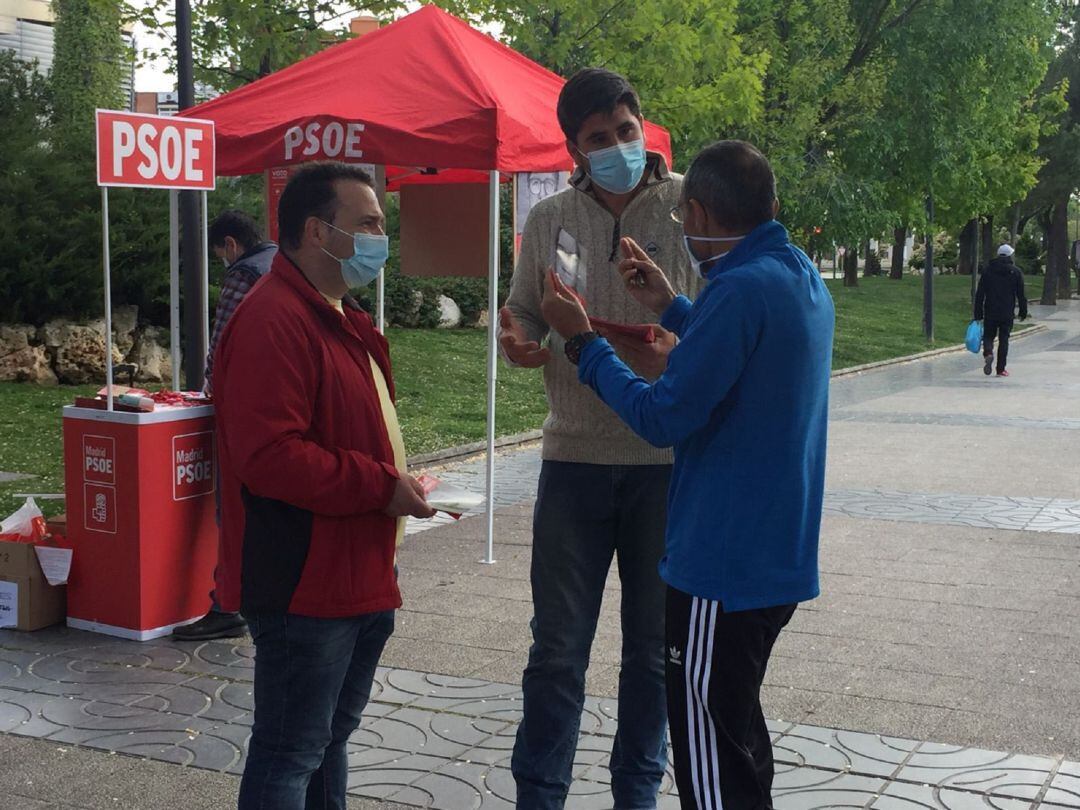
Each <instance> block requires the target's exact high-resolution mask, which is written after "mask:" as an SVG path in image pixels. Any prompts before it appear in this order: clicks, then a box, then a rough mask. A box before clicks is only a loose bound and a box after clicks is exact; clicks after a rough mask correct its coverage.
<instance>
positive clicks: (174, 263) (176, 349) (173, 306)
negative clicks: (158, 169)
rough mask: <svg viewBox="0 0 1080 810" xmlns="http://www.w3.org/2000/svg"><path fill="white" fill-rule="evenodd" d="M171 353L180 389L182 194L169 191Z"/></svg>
mask: <svg viewBox="0 0 1080 810" xmlns="http://www.w3.org/2000/svg"><path fill="white" fill-rule="evenodd" d="M169 353H170V354H171V355H172V390H173V391H179V390H180V196H179V192H177V191H170V192H169Z"/></svg>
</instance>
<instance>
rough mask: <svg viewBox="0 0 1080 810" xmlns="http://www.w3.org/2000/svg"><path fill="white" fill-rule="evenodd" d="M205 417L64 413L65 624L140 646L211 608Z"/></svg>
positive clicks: (210, 445)
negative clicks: (69, 552) (69, 555)
mask: <svg viewBox="0 0 1080 810" xmlns="http://www.w3.org/2000/svg"><path fill="white" fill-rule="evenodd" d="M213 414H214V409H213V406H210V405H201V406H196V407H160V406H159V408H158V409H156V410H155V411H153V412H151V413H123V412H119V411H104V410H93V409H90V408H77V407H72V406H69V407H66V408H64V482H65V487H64V488H65V492H66V497H67V515H68V538H67V539H68V543H69V544H70V545H71V547H72V548H73V549H74V554H73V559H72V566H71V575H70V577H69V579H68V617H67V623H68V626H69V627H74V628H78V629H81V630H92V631H94V632H97V633H105V634H107V635H111V636H118V637H120V638H127V639H134V640H137V641H148V640H150V639H154V638H158V637H160V636H163V635H167V634H168V633H170V632H172V630H173V628H174V627H177V626H178V625H181V624H187V623H189V622H191V621H193V620H195V619H197V618H199V617H200V616H203V615H204V614H205V613H206V611H207V610H208V609H209V608H210V598H209V591H210V589H211V588H212V587H213V571H214V566H215V564H216V562H217V554H218V539H217V525H216V523H215V520H214V488H215V486H216V472H215V463H214V415H213Z"/></svg>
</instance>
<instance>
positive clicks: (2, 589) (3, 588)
mask: <svg viewBox="0 0 1080 810" xmlns="http://www.w3.org/2000/svg"><path fill="white" fill-rule="evenodd" d="M18 623H19V583H17V582H7V581H6V580H2V579H0V627H15V626H16V625H17V624H18Z"/></svg>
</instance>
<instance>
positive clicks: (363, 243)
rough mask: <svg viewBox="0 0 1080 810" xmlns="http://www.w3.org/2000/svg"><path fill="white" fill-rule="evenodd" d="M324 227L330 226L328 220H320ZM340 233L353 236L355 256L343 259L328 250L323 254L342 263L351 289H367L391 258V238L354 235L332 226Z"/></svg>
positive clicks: (372, 234)
mask: <svg viewBox="0 0 1080 810" xmlns="http://www.w3.org/2000/svg"><path fill="white" fill-rule="evenodd" d="M319 221H320V222H322V223H323V224H324V225H330V223H329V222H327V221H326V220H319ZM330 227H331V228H333V229H334V230H335V231H337V232H338V233H343V234H345V235H346V236H351V237H352V239H353V255H352V256H349V257H348V258H345V259H342V258H339V257H337V256H335V255H334V254H333V253H331V252H330V251H329V250H327V249H326V248H322V252H323V253H325V254H326V255H327V256H330V257H331V258H333V259H337V260H338V261H339V262H341V277H342V278H343V279H344V280H345V283H346V284H348V285H349V289H350V290H351V289H355V288H356V287H366V286H367V285H368V284H370V283H371V282H373V281H374V280H375V279H377V278H378V277H379V272H380V271H381V270H382V269H383V266H384V265H385V264H386V260H387V258H389V256H390V237H388V236H387V235H386V234H375V233H353V234H350V233H349V232H348V231H343V230H341V228H338V227H337V226H335V225H330Z"/></svg>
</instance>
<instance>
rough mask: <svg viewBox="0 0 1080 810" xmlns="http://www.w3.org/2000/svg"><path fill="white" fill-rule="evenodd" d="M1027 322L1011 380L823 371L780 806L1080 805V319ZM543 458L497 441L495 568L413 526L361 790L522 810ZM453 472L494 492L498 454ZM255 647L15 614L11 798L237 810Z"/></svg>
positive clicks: (913, 367) (946, 360) (359, 746)
mask: <svg viewBox="0 0 1080 810" xmlns="http://www.w3.org/2000/svg"><path fill="white" fill-rule="evenodd" d="M1073 306H1074V307H1075V305H1073ZM1035 313H1036V318H1037V319H1039V320H1041V321H1043V322H1046V323H1047V325H1048V326H1050V327H1051V329H1050V331H1048V332H1045V333H1042V334H1039V335H1035V336H1032V337H1029V338H1026V339H1024V340H1021V341H1018V342H1017V343H1016V344H1015V345H1014V348H1013V353H1012V354H1013V360H1012V364H1011V370H1012V371H1013V376H1012V377H1011V378H1009V379H1007V380H998V379H996V378H989V379H988V378H984V377H983V376H982V373H981V365H979V364H978V361H977V360H975V359H973V358H972V357H971V356H970V355H966V354H965V355H949V356H945V357H940V358H935V359H933V360H927V361H921V362H918V363H912V364H909V365H904V366H897V367H893V368H889V369H885V370H880V371H874V372H868V373H865V374H861V375H856V376H852V377H845V378H839V379H837V380H836V381H835V382H834V385H833V393H832V398H833V412H832V420H833V423H832V426H831V439H830V466H829V478H828V482H827V489H828V497H827V503H826V517H825V522H824V534H823V542H822V561H821V567H822V585H823V596H822V598H821V599H819V600H817V601H815V602H814V603H811V604H809V605H806V606H804V607H803V608H801V609H800V611H799V612H798V613H797V615H796V618H795V620H794V621H793V622H792V624H791V626H790V627H789V629H788V630H787V631H786V632H785V634H784V635H783V636H782V638H781V642H780V643H779V644H778V645H777V649H776V654H775V658H774V663H773V666H772V668H771V670H770V673H769V675H768V678H767V680H766V685H765V688H764V698H765V702H766V709H767V714H768V716H769V717H770V718H772V721H771V728H772V729H773V733H774V740H775V746H776V753H777V760H778V774H777V780H776V794H777V795H776V806H777V807H778V808H781V810H795V809H796V808H835V807H863V808H886V810H892V809H893V808H895V809H896V810H908V808H949V809H950V810H968V808H987V807H993V808H1000V810H1019V809H1020V808H1028V810H1033V808H1044V810H1060V809H1061V808H1065V807H1069V808H1080V762H1078V760H1080V696H1078V692H1077V684H1080V640H1078V639H1080V536H1078V535H1080V484H1078V483H1077V481H1076V476H1075V470H1076V459H1077V458H1078V457H1080V455H1078V453H1080V432H1078V428H1080V418H1077V416H1076V415H1077V414H1080V408H1077V405H1078V404H1080V309H1070V308H1069V306H1068V305H1064V306H1062V307H1059V308H1058V310H1057V311H1056V312H1055V311H1050V312H1042V313H1040V311H1039V310H1038V309H1037V308H1036V310H1035ZM538 469H539V457H538V453H537V450H536V448H535V447H533V448H524V449H521V450H518V451H515V452H506V453H503V454H502V457H501V458H500V465H499V480H498V484H499V487H498V493H499V501H498V503H499V506H500V510H499V514H498V518H497V538H498V539H497V545H496V559H497V560H498V562H497V564H496V565H493V566H486V565H479V564H478V563H477V561H478V560H479V558H480V557H481V556H482V553H483V546H484V541H483V521H482V520H477V519H469V518H466V519H465V520H462V521H461V522H458V523H453V524H449V523H445V522H441V523H438V524H435V525H432V524H426V525H413V526H410V535H411V536H410V539H409V540H408V542H407V543H406V545H405V546H404V547H403V550H402V554H401V565H402V572H403V573H402V588H403V591H404V593H405V598H406V608H405V609H404V610H403V611H401V612H400V613H399V615H398V623H397V630H396V633H395V636H394V638H393V639H392V640H391V642H390V644H389V646H388V648H387V652H386V655H385V656H384V660H383V663H384V664H385V665H386V667H385V668H384V669H381V670H380V672H379V676H378V685H377V687H376V689H375V692H374V694H373V701H372V704H371V710H370V712H369V716H368V718H367V719H366V720H365V723H364V725H363V726H362V728H361V729H360V731H359V732H358V733H357V735H356V736H355V737H354V739H353V741H352V743H351V746H350V747H351V760H352V762H353V764H354V768H353V771H352V776H351V779H350V793H351V794H352V795H353V796H355V797H356V802H355V807H375V806H378V807H387V808H389V807H397V806H399V805H401V806H431V807H445V808H452V810H459V808H479V807H482V808H492V807H496V808H497V807H506V806H510V804H511V802H512V799H513V785H512V780H511V779H510V777H509V772H508V769H507V768H508V758H509V749H510V746H511V744H512V739H513V733H514V729H515V726H516V722H517V719H518V717H519V702H518V700H519V691H518V687H517V686H516V684H518V683H519V681H520V674H521V668H522V666H523V665H524V661H525V654H526V651H527V647H528V642H529V639H528V628H527V622H528V619H529V616H530V606H529V586H528V559H529V551H530V549H529V542H530V537H529V521H530V512H531V498H532V496H533V493H534V489H535V480H536V474H537V472H538ZM440 475H442V476H443V477H446V478H448V479H452V480H454V481H455V482H457V483H462V484H465V485H467V486H470V487H475V488H482V486H483V465H482V463H481V462H475V461H474V462H468V463H465V464H458V465H453V466H452V467H450V468H448V469H445V470H442V471H440ZM778 497H780V494H779V493H778ZM608 587H609V591H608V598H606V599H605V604H604V608H603V612H602V615H601V627H600V630H599V632H598V637H597V642H596V645H595V649H594V655H593V663H592V666H591V667H590V671H589V678H588V691H589V693H590V695H592V697H590V698H589V700H588V703H587V707H586V715H585V719H584V723H583V726H582V732H583V734H582V739H581V743H580V746H579V751H578V757H577V766H576V769H575V776H576V778H577V781H576V782H575V785H574V789H573V799H572V800H571V802H570V804H569V806H570V807H571V808H578V807H581V808H592V807H598V808H599V807H609V806H610V794H609V792H608V788H607V773H606V769H605V762H606V758H607V754H608V751H609V750H610V745H611V734H612V730H613V721H612V717H613V716H614V711H615V707H616V706H617V704H616V702H615V699H616V696H617V687H618V673H619V645H620V637H619V633H618V600H619V598H620V596H621V593H620V589H619V583H618V577H617V572H613V573H612V576H611V578H610V580H609V583H608ZM252 654H253V651H252V649H251V647H250V645H249V644H248V643H246V642H244V643H240V644H235V645H234V644H231V643H226V642H213V643H209V644H203V645H193V644H187V645H184V644H175V643H172V642H170V641H165V642H157V643H151V644H144V645H139V644H135V643H128V642H118V641H115V640H111V639H107V638H104V637H100V636H94V635H90V634H86V633H79V632H75V631H70V630H67V629H63V628H56V629H53V630H49V631H43V632H39V633H35V634H29V635H27V634H18V633H13V632H9V631H0V732H9V733H10V735H11V736H8V737H4V736H3V735H0V806H2V807H5V808H8V807H14V808H22V807H26V808H37V807H94V808H97V807H117V806H121V807H139V808H155V807H163V808H164V807H177V806H180V807H184V808H188V807H190V808H203V807H206V808H210V807H223V806H228V804H229V803H230V802H231V801H232V796H233V795H234V793H235V788H236V782H235V776H234V774H236V773H239V771H240V769H241V767H242V752H243V747H244V742H245V739H246V737H247V734H248V731H249V726H250V708H251V684H250V675H251V656H252ZM112 752H120V753H123V754H130V755H133V756H134V757H140V758H142V759H133V758H131V757H117V756H115V755H114V754H113V753H112ZM161 763H175V764H179V765H186V766H189V767H175V765H174V766H172V767H169V766H166V765H164V764H161ZM140 781H141V782H142V783H145V784H144V785H143V786H142V787H139V788H138V789H136V788H135V787H134V785H135V784H137V783H140ZM155 785H156V786H157V789H156V792H155V788H154V786H155ZM76 787H77V789H73V788H76ZM670 789H671V785H670V778H669V779H668V780H666V781H665V786H664V796H663V797H662V802H661V806H663V807H675V806H677V799H676V798H675V797H674V796H673V795H672V794H671V792H670ZM178 796H183V797H184V798H183V799H180V800H178V799H177V797H178ZM379 800H386V801H387V803H385V804H384V803H383V802H382V801H379ZM351 806H353V805H351Z"/></svg>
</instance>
